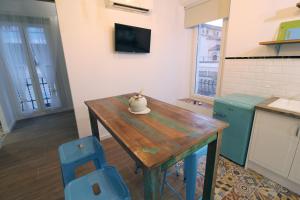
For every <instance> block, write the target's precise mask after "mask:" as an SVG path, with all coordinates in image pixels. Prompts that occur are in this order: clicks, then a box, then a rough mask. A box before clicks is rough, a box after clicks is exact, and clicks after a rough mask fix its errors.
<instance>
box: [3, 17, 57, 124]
mask: <svg viewBox="0 0 300 200" xmlns="http://www.w3.org/2000/svg"><path fill="white" fill-rule="evenodd" d="M0 30H1V33H0V36H1V37H0V44H1V48H0V49H1V51H0V53H1V56H2V58H3V60H4V62H5V66H6V71H7V73H8V75H9V79H10V84H11V85H12V87H11V88H12V90H14V91H13V97H14V98H13V101H14V103H15V108H16V109H15V110H16V113H17V114H18V116H19V118H25V117H28V116H29V117H30V116H33V115H37V114H41V113H46V112H49V111H51V110H53V109H58V108H60V105H61V104H60V98H59V94H58V91H57V82H56V68H55V66H56V65H55V63H53V52H51V46H50V42H49V38H50V37H49V34H48V32H49V31H48V29H47V25H40V24H29V23H17V22H14V23H3V22H2V23H1V24H0Z"/></svg>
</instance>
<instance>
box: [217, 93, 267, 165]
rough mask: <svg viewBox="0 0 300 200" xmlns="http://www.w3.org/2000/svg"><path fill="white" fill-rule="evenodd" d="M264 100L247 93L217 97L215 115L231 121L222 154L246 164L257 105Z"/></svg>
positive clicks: (225, 134) (223, 143)
mask: <svg viewBox="0 0 300 200" xmlns="http://www.w3.org/2000/svg"><path fill="white" fill-rule="evenodd" d="M264 100H265V99H264V98H262V97H258V96H250V95H245V94H230V95H227V96H223V97H217V98H216V99H215V102H214V112H213V117H214V118H216V119H219V120H222V121H225V122H227V123H229V127H228V128H226V129H225V130H224V131H223V136H222V145H221V155H223V156H224V157H226V158H228V159H230V160H232V161H233V162H235V163H237V164H239V165H242V166H244V165H245V162H246V157H247V152H248V145H249V140H250V135H251V130H252V123H253V118H254V111H255V105H257V104H258V103H261V102H262V101H264Z"/></svg>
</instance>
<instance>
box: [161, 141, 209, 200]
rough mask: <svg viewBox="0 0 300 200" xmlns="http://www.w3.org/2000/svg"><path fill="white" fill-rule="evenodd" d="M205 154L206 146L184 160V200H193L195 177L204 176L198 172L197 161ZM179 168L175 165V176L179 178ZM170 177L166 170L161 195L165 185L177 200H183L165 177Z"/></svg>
mask: <svg viewBox="0 0 300 200" xmlns="http://www.w3.org/2000/svg"><path fill="white" fill-rule="evenodd" d="M206 154H207V146H205V147H203V148H201V149H199V150H198V151H196V152H195V153H193V154H191V155H190V156H188V157H187V158H185V159H184V165H183V166H184V181H185V183H186V199H187V200H194V199H195V193H196V179H197V176H198V175H200V176H204V175H203V174H202V173H201V172H199V171H198V159H199V158H200V157H202V156H204V155H206ZM180 168H181V166H179V165H178V163H176V164H175V172H176V176H179V170H180ZM170 175H172V173H170V172H168V171H167V170H166V171H165V172H164V175H163V180H162V186H161V194H163V191H164V187H165V185H166V186H167V187H168V188H169V189H170V190H171V191H172V192H173V193H174V194H175V195H176V197H177V199H178V200H183V197H182V196H181V194H180V193H179V192H178V191H176V189H175V188H174V187H173V186H172V185H171V184H170V183H169V182H168V180H167V177H168V176H170Z"/></svg>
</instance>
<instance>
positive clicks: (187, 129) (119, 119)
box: [85, 93, 228, 168]
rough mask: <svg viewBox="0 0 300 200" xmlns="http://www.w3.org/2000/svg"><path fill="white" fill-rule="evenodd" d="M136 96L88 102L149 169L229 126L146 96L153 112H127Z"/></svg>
mask: <svg viewBox="0 0 300 200" xmlns="http://www.w3.org/2000/svg"><path fill="white" fill-rule="evenodd" d="M133 95H135V94H134V93H132V94H126V95H121V96H115V97H108V98H103V99H97V100H91V101H86V102H85V103H86V105H87V106H88V108H89V110H90V111H92V112H93V113H94V115H95V116H96V117H97V119H98V120H99V121H100V122H101V123H102V125H103V126H104V127H105V128H106V129H107V130H108V131H109V132H110V133H111V134H112V136H113V137H114V138H115V139H116V140H117V141H118V142H119V143H120V144H121V145H122V146H123V147H125V149H126V150H127V151H129V153H131V156H134V157H135V159H138V160H139V161H140V162H141V164H143V165H144V166H145V167H147V168H153V167H157V166H160V165H161V164H163V163H165V162H167V161H168V160H170V159H172V158H175V157H176V156H178V155H180V154H182V153H184V152H186V151H187V150H189V149H193V147H195V146H197V145H198V146H199V145H205V144H207V143H209V142H211V141H213V140H215V139H216V135H217V133H218V132H220V131H222V130H223V129H224V128H226V127H227V126H228V124H226V123H224V122H221V121H218V120H215V119H212V118H209V117H205V116H202V115H199V114H196V113H193V112H191V111H188V110H185V109H183V108H180V107H177V106H174V105H171V104H168V103H164V102H162V101H159V100H156V99H153V98H151V97H147V96H146V98H147V101H148V107H149V108H150V109H151V112H150V113H148V114H145V115H135V114H132V113H130V112H129V111H128V100H129V98H130V97H131V96H133Z"/></svg>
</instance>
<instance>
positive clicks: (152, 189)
mask: <svg viewBox="0 0 300 200" xmlns="http://www.w3.org/2000/svg"><path fill="white" fill-rule="evenodd" d="M143 173H144V199H145V200H160V199H161V193H160V186H161V168H160V167H157V168H154V169H143Z"/></svg>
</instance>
